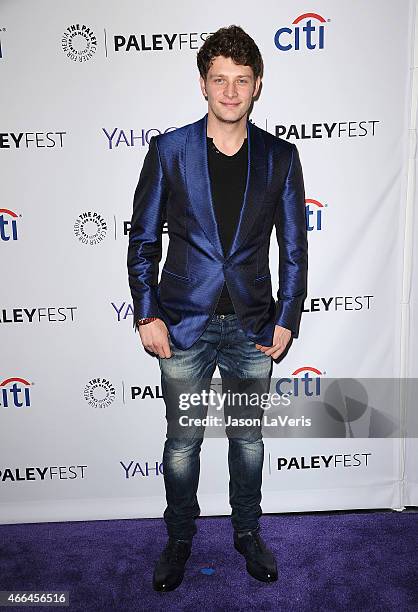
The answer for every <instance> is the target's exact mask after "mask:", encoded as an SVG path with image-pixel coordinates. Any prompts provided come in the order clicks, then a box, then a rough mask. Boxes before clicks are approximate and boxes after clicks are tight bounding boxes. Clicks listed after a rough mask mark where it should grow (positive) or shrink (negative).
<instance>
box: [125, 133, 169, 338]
mask: <svg viewBox="0 0 418 612" xmlns="http://www.w3.org/2000/svg"><path fill="white" fill-rule="evenodd" d="M166 203H167V187H166V183H165V179H164V174H163V169H162V165H161V159H160V154H159V150H158V145H157V139H156V136H152V138H151V139H150V142H149V149H148V151H147V154H146V156H145V159H144V163H143V166H142V170H141V173H140V176H139V180H138V184H137V187H136V189H135V194H134V200H133V212H132V218H131V227H130V231H129V243H128V256H127V264H128V279H129V287H130V290H131V294H132V300H133V309H134V316H133V327H134V330H135V331H137V327H136V322H137V320H138V319H142V318H145V317H158V316H159V314H160V312H159V307H158V300H157V285H158V264H159V262H160V261H161V257H162V226H163V223H164V220H165V210H166Z"/></svg>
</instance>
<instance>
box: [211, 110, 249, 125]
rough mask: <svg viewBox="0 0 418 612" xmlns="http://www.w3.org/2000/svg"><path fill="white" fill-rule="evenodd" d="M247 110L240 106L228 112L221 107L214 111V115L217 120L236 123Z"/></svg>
mask: <svg viewBox="0 0 418 612" xmlns="http://www.w3.org/2000/svg"><path fill="white" fill-rule="evenodd" d="M246 113H247V111H246V110H244V111H243V110H242V109H241V108H240V109H239V110H238V109H237V110H236V111H233V112H229V111H228V110H226V109H225V110H223V109H221V110H220V111H218V110H216V111H214V115H215V117H216V118H217V119H218V121H222V122H223V123H238V122H239V121H241V120H242V118H243V117H244V116H245V115H246Z"/></svg>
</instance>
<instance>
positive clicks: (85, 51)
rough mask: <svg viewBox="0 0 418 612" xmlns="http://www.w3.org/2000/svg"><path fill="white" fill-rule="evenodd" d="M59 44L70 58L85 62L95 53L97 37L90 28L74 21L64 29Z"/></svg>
mask: <svg viewBox="0 0 418 612" xmlns="http://www.w3.org/2000/svg"><path fill="white" fill-rule="evenodd" d="M61 45H62V49H63V51H64V53H65V54H66V56H67V57H68V58H69V59H70V60H73V61H74V62H87V61H88V60H90V59H91V58H92V57H93V55H94V54H95V53H96V49H97V39H96V36H95V34H94V32H93V30H92V29H91V28H89V27H88V26H86V25H84V24H83V25H80V24H79V23H75V24H73V25H71V26H68V28H67V29H66V30H65V32H64V34H63V35H62V38H61Z"/></svg>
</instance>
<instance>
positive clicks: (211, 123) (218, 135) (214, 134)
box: [206, 112, 247, 155]
mask: <svg viewBox="0 0 418 612" xmlns="http://www.w3.org/2000/svg"><path fill="white" fill-rule="evenodd" d="M206 133H207V136H209V138H213V142H214V143H215V145H216V147H217V149H219V150H220V151H221V152H222V153H225V154H226V155H233V154H234V153H236V152H237V151H238V150H239V149H240V148H241V146H242V143H243V142H244V139H245V138H246V137H247V115H244V117H242V119H241V120H240V121H237V122H236V123H226V122H224V121H219V120H218V119H217V118H216V117H215V116H214V115H213V114H211V113H210V112H209V113H208V123H207V132H206Z"/></svg>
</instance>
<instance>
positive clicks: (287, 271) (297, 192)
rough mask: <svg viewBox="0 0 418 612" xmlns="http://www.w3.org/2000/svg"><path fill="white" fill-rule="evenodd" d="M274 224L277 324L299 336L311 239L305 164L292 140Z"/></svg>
mask: <svg viewBox="0 0 418 612" xmlns="http://www.w3.org/2000/svg"><path fill="white" fill-rule="evenodd" d="M275 226H276V236H277V242H278V244H279V289H278V292H277V298H278V303H277V311H276V325H281V326H282V327H286V328H287V329H290V330H291V332H292V335H293V336H297V335H298V333H299V324H300V316H301V312H302V305H303V301H304V299H305V297H306V293H307V269H308V240H307V229H306V213H305V188H304V181H303V174H302V166H301V163H300V158H299V152H298V149H297V147H296V145H295V144H293V143H292V154H291V160H290V164H289V169H288V172H287V175H286V178H285V181H284V186H283V191H282V194H281V198H280V199H279V203H278V206H277V211H276V218H275Z"/></svg>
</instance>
